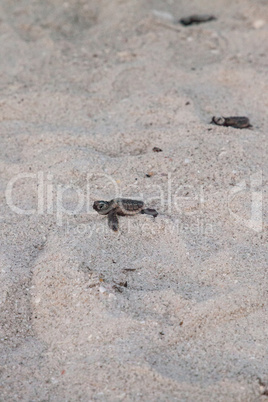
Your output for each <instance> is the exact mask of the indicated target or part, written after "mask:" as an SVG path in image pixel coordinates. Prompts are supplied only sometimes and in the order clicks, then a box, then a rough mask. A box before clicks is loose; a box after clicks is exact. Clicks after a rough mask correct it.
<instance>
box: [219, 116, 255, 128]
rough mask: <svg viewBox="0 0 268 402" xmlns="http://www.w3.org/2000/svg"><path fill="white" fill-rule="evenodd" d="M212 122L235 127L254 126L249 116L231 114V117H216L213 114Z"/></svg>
mask: <svg viewBox="0 0 268 402" xmlns="http://www.w3.org/2000/svg"><path fill="white" fill-rule="evenodd" d="M211 123H214V124H217V126H225V127H229V126H230V127H234V128H249V127H252V125H251V124H250V121H249V118H248V117H244V116H231V117H222V116H220V117H216V116H213V117H212V120H211Z"/></svg>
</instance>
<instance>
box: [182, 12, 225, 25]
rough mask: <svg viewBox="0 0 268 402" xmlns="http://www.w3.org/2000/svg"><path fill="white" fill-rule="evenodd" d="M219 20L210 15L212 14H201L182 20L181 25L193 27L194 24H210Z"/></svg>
mask: <svg viewBox="0 0 268 402" xmlns="http://www.w3.org/2000/svg"><path fill="white" fill-rule="evenodd" d="M216 19H217V18H216V17H215V16H214V15H210V14H201V15H197V14H194V15H190V16H189V17H185V18H182V19H180V23H181V24H182V25H185V26H187V25H192V24H201V23H203V22H209V21H213V20H216Z"/></svg>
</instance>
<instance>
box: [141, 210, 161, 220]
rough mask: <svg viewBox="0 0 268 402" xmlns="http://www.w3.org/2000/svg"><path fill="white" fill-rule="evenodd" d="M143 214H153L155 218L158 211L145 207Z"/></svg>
mask: <svg viewBox="0 0 268 402" xmlns="http://www.w3.org/2000/svg"><path fill="white" fill-rule="evenodd" d="M141 214H146V215H152V216H153V217H154V218H156V217H157V215H158V212H157V211H156V210H155V209H151V208H145V209H142V210H141Z"/></svg>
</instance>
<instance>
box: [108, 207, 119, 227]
mask: <svg viewBox="0 0 268 402" xmlns="http://www.w3.org/2000/svg"><path fill="white" fill-rule="evenodd" d="M118 223H119V222H118V217H117V213H116V211H115V210H112V211H110V212H109V214H108V225H109V228H111V229H112V230H113V231H114V232H117V231H118V227H119V224H118Z"/></svg>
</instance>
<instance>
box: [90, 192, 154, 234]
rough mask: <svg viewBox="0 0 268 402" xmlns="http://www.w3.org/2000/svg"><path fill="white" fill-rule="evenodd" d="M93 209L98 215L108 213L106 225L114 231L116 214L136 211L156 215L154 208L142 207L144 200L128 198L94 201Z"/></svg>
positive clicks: (115, 229)
mask: <svg viewBox="0 0 268 402" xmlns="http://www.w3.org/2000/svg"><path fill="white" fill-rule="evenodd" d="M93 209H95V211H97V212H98V213H99V214H100V215H108V225H109V227H110V228H111V229H112V230H114V231H115V232H116V231H117V230H118V215H119V216H125V215H135V214H138V213H141V214H147V215H152V216H153V217H156V216H157V215H158V212H157V211H156V210H155V209H150V208H144V202H143V201H138V200H130V199H128V198H115V199H114V200H111V201H95V202H94V204H93Z"/></svg>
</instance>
